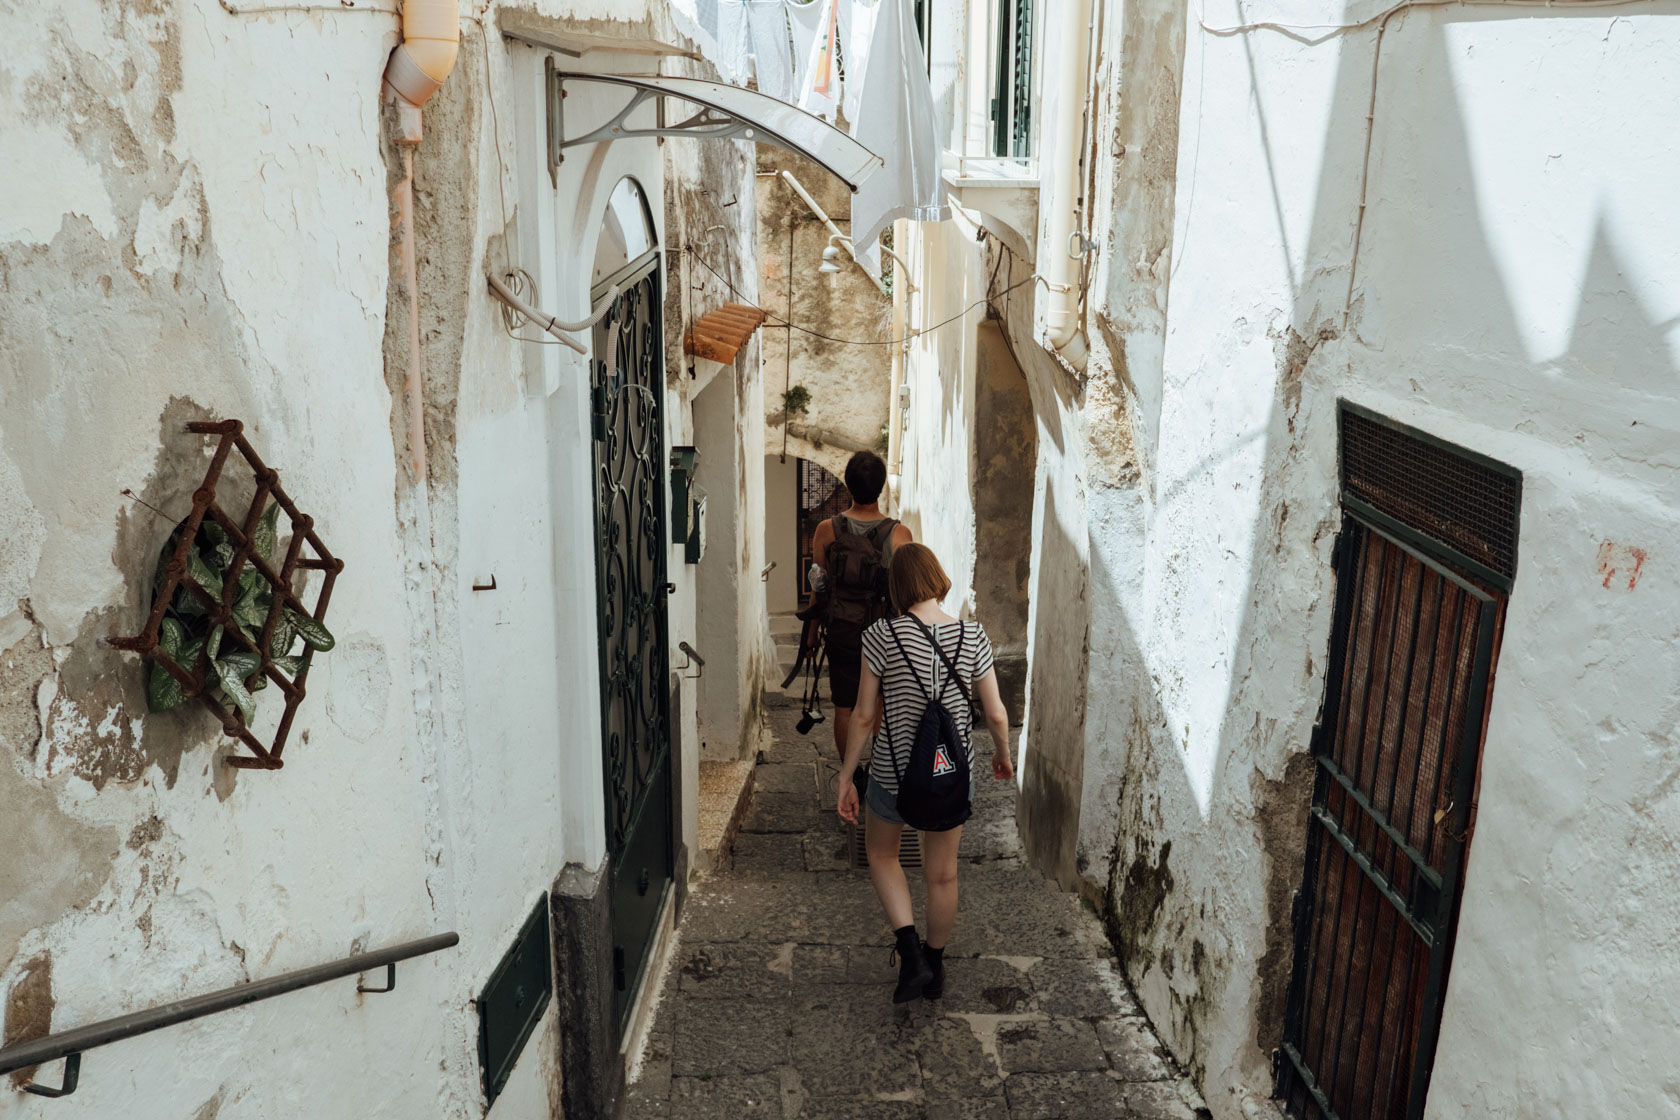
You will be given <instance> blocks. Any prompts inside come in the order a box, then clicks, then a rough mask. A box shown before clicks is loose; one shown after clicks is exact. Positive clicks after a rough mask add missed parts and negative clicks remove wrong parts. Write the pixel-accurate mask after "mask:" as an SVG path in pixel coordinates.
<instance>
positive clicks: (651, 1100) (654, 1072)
mask: <svg viewBox="0 0 1680 1120" xmlns="http://www.w3.org/2000/svg"><path fill="white" fill-rule="evenodd" d="M624 1115H625V1118H626V1120H664V1118H665V1117H668V1116H670V1115H671V1060H670V1059H669V1058H666V1059H665V1060H664V1061H653V1060H651V1059H648V1058H644V1059H643V1060H642V1072H641V1076H640V1077H638V1078H637V1079H636V1082H635V1084H633V1085H631V1086H630V1088H629V1090H628V1091H627V1092H626V1093H625V1097H624Z"/></svg>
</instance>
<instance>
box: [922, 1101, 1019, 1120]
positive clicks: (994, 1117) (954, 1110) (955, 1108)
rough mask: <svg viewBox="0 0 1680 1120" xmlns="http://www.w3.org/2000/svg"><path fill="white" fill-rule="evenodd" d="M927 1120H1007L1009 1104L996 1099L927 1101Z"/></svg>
mask: <svg viewBox="0 0 1680 1120" xmlns="http://www.w3.org/2000/svg"><path fill="white" fill-rule="evenodd" d="M927 1120H1009V1102H1008V1100H1006V1099H1005V1098H1003V1097H1001V1096H998V1097H971V1098H969V1099H968V1100H961V1101H929V1102H928V1106H927Z"/></svg>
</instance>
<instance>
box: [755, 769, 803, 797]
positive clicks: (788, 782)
mask: <svg viewBox="0 0 1680 1120" xmlns="http://www.w3.org/2000/svg"><path fill="white" fill-rule="evenodd" d="M753 790H754V791H755V792H756V793H794V794H798V795H799V796H801V797H804V798H806V799H807V800H810V801H813V802H814V801H815V799H816V796H817V775H816V769H815V768H814V767H813V766H812V765H811V763H810V762H782V763H769V764H766V765H763V766H760V767H758V768H757V769H756V770H754V771H753Z"/></svg>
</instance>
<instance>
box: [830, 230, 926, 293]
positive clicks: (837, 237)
mask: <svg viewBox="0 0 1680 1120" xmlns="http://www.w3.org/2000/svg"><path fill="white" fill-rule="evenodd" d="M842 245H844V246H845V247H844V248H841V246H842ZM881 252H883V253H885V254H887V256H889V257H891V258H892V259H893V260H895V261H897V262H898V266H899V269H900V272H901V274H902V275H903V277H904V287H905V290H906V291H908V292H911V293H912V294H913V293H914V292H915V291H916V282H915V281H914V280H911V279H910V262H909V261H907V260H905V259H904V258H903V257H901V256H899V255H898V254H897V253H895V252H893V251H892V250H891V249H889V248H887V247H886V246H885V245H882V246H881ZM846 255H850V256H851V257H853V258H854V259H855V258H856V257H857V252H856V250H855V248H854V247H853V245H852V239H851V238H849V237H847V236H846V235H845V234H843V233H831V234H829V236H828V245H827V247H826V248H824V249H823V252H822V264H821V265H820V266H818V268H817V271H818V272H839V271H840V270H841V269H842V268H843V267H844V266H843V265H842V264H841V263H840V262H841V261H842V260H843V259H844V258H845V256H846Z"/></svg>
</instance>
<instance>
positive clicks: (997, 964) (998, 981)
mask: <svg viewBox="0 0 1680 1120" xmlns="http://www.w3.org/2000/svg"><path fill="white" fill-rule="evenodd" d="M939 1003H940V1007H941V1008H943V1009H944V1010H946V1011H957V1012H969V1013H973V1014H979V1015H1020V1014H1025V1013H1026V1011H1027V1009H1028V1007H1029V1006H1030V1005H1031V1003H1032V985H1031V983H1030V982H1029V981H1028V979H1027V974H1026V973H1023V972H1021V971H1019V970H1018V969H1016V968H1015V966H1014V965H1012V964H1010V963H1009V962H1008V961H1000V960H998V959H996V958H994V957H951V956H947V957H946V958H945V996H944V998H943V999H941V1000H940V1001H939Z"/></svg>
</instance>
